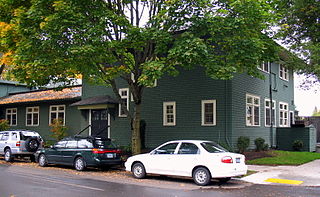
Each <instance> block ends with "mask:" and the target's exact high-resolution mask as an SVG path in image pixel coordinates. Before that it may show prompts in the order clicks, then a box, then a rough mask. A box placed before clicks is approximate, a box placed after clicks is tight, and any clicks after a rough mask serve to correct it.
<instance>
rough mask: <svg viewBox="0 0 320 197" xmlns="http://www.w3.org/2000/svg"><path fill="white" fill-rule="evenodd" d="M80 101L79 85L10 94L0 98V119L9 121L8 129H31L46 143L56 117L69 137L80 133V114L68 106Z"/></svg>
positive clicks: (49, 137)
mask: <svg viewBox="0 0 320 197" xmlns="http://www.w3.org/2000/svg"><path fill="white" fill-rule="evenodd" d="M80 99H81V86H75V87H70V88H64V89H63V90H61V91H56V90H54V89H45V90H34V91H28V92H18V93H11V94H9V95H8V96H5V97H2V98H0V109H1V119H7V120H8V121H9V124H10V129H28V130H34V131H37V132H39V133H40V135H41V136H42V137H43V138H44V139H45V140H50V139H52V138H51V131H50V129H51V128H50V124H51V123H53V120H54V119H57V118H58V119H60V120H61V121H62V122H63V124H64V125H65V126H66V127H67V128H68V131H67V132H68V134H70V135H73V134H76V133H77V132H78V131H79V130H80V126H79V119H80V116H81V114H80V112H79V111H78V110H77V108H75V107H70V106H69V105H70V104H72V103H74V102H76V101H79V100H80Z"/></svg>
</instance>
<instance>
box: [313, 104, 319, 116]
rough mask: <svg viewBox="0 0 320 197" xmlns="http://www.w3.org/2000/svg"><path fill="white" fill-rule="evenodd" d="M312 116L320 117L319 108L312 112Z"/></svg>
mask: <svg viewBox="0 0 320 197" xmlns="http://www.w3.org/2000/svg"><path fill="white" fill-rule="evenodd" d="M312 116H320V111H319V110H318V108H317V106H315V107H314V110H313V112H312Z"/></svg>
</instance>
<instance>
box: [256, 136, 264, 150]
mask: <svg viewBox="0 0 320 197" xmlns="http://www.w3.org/2000/svg"><path fill="white" fill-rule="evenodd" d="M264 142H265V140H264V139H263V138H261V137H259V138H257V139H255V140H254V144H255V145H256V151H258V152H259V151H262V150H264V148H265V143H264Z"/></svg>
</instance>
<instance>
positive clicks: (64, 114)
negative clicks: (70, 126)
mask: <svg viewBox="0 0 320 197" xmlns="http://www.w3.org/2000/svg"><path fill="white" fill-rule="evenodd" d="M52 107H57V111H55V112H56V113H57V117H58V114H59V112H62V110H59V107H64V110H63V126H65V125H66V105H50V106H49V125H51V124H52V122H51V113H53V111H52V110H51V108H52Z"/></svg>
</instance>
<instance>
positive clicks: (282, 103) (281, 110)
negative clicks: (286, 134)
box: [279, 102, 290, 127]
mask: <svg viewBox="0 0 320 197" xmlns="http://www.w3.org/2000/svg"><path fill="white" fill-rule="evenodd" d="M280 105H287V110H283V109H280ZM281 112H287V124H286V125H285V124H281V121H280V119H281V116H280V113H281ZM289 118H290V117H289V104H288V103H286V102H279V127H289V121H290V119H289ZM283 119H284V118H283Z"/></svg>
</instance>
